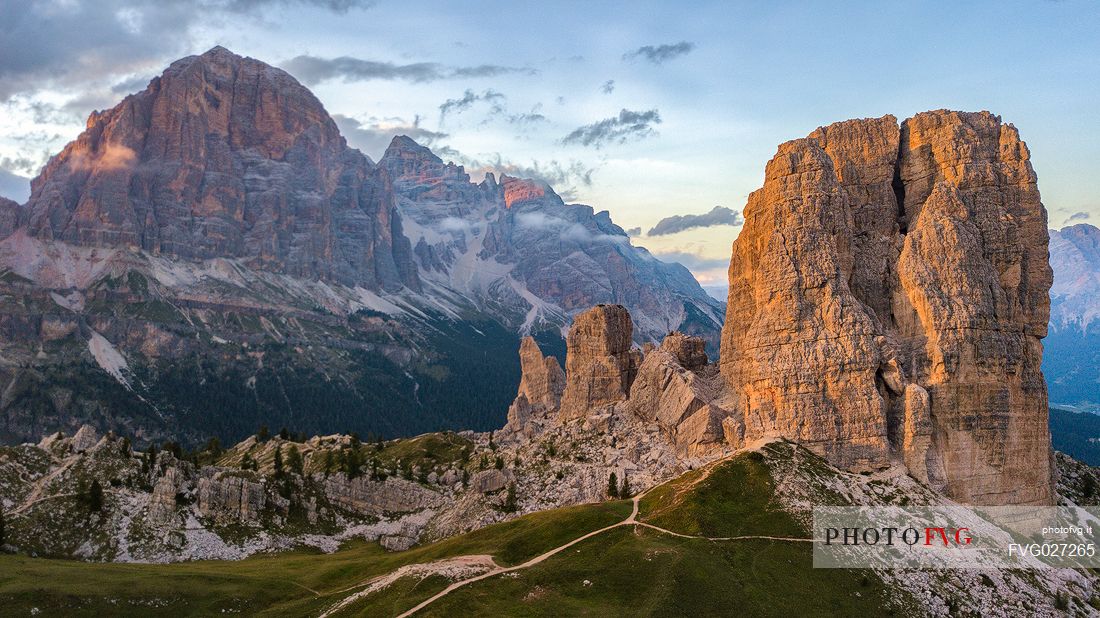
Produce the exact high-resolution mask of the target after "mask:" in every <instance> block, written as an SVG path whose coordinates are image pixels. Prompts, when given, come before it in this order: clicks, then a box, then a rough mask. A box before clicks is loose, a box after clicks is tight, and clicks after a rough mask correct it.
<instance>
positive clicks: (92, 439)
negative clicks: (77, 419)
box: [72, 425, 99, 453]
mask: <svg viewBox="0 0 1100 618" xmlns="http://www.w3.org/2000/svg"><path fill="white" fill-rule="evenodd" d="M97 442H99V434H97V433H96V431H95V428H94V427H92V426H91V425H81V426H80V429H78V430H77V432H76V434H74V435H73V442H72V449H73V452H74V453H83V452H85V451H90V450H91V449H92V447H94V446H95V445H96V443H97Z"/></svg>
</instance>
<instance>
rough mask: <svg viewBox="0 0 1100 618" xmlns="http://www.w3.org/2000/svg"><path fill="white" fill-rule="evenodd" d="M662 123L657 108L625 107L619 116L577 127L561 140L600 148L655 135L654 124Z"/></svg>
mask: <svg viewBox="0 0 1100 618" xmlns="http://www.w3.org/2000/svg"><path fill="white" fill-rule="evenodd" d="M660 123H661V114H660V113H659V112H658V111H657V110H655V109H651V110H647V111H644V112H636V111H632V110H629V109H623V110H622V111H620V112H619V115H618V116H612V117H611V118H605V119H603V120H600V121H599V122H594V123H592V124H586V125H584V126H582V127H577V128H576V129H574V130H573V131H572V132H571V133H570V134H569V135H566V136H565V137H563V138H562V140H561V142H562V143H563V144H579V145H581V146H591V147H593V148H596V149H599V148H602V147H604V146H606V145H608V144H623V143H626V142H628V141H630V140H633V139H642V138H645V137H649V136H650V135H654V134H655V133H656V131H655V130H654V129H653V126H654V125H657V124H660Z"/></svg>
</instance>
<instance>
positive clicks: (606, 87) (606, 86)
mask: <svg viewBox="0 0 1100 618" xmlns="http://www.w3.org/2000/svg"><path fill="white" fill-rule="evenodd" d="M600 92H602V93H604V94H611V93H612V92H615V80H613V79H609V80H607V81H606V82H604V83H603V85H602V86H600Z"/></svg>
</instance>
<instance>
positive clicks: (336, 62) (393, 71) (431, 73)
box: [282, 55, 537, 85]
mask: <svg viewBox="0 0 1100 618" xmlns="http://www.w3.org/2000/svg"><path fill="white" fill-rule="evenodd" d="M282 68H283V69H286V71H287V72H289V73H290V74H291V75H293V76H294V77H296V78H298V79H299V80H301V82H302V83H304V84H307V85H314V84H318V83H320V82H323V81H328V80H333V79H339V80H343V81H345V82H357V81H369V80H384V81H407V82H413V83H426V82H434V81H440V80H445V79H473V78H481V77H496V76H499V75H508V74H521V75H535V74H536V73H537V71H535V70H534V69H529V68H522V67H507V66H500V65H495V64H481V65H477V66H469V67H452V66H446V65H443V64H439V63H437V62H414V63H411V64H396V63H393V62H380V61H377V60H364V59H362V58H353V57H351V56H339V57H337V58H320V57H318V56H309V55H303V56H295V57H294V58H291V59H290V60H288V61H286V62H284V63H283V65H282Z"/></svg>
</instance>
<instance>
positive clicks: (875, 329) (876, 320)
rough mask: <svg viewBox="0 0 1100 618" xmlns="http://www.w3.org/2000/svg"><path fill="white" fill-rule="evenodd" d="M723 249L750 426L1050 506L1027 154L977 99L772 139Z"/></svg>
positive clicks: (868, 463)
mask: <svg viewBox="0 0 1100 618" xmlns="http://www.w3.org/2000/svg"><path fill="white" fill-rule="evenodd" d="M745 218H746V223H745V227H744V229H743V230H742V232H741V235H740V236H739V237H738V239H737V241H736V242H735V243H734V245H733V257H732V259H731V262H730V271H729V278H730V291H729V299H728V304H727V314H726V324H725V327H724V329H723V336H722V356H721V369H722V374H723V376H724V377H725V378H726V381H727V383H728V384H729V386H730V387H731V389H732V391H733V397H734V399H735V401H736V402H737V403H736V408H737V411H738V413H739V414H742V415H743V421H744V425H745V434H746V439H754V438H756V437H764V436H770V435H771V436H782V437H786V438H789V439H792V440H795V441H797V442H800V443H802V444H804V445H806V446H808V447H810V448H811V449H813V450H815V451H816V452H818V453H820V454H822V455H824V456H825V457H826V458H828V459H829V460H830V461H831V462H833V463H834V464H837V465H840V466H842V467H846V468H848V469H853V470H868V469H876V468H882V467H886V466H888V465H889V464H890V463H891V462H893V461H904V462H905V463H907V465H908V466H909V468H910V471H911V473H912V474H913V475H914V476H915V477H916V478H918V479H922V480H926V481H927V482H928V483H929V484H930V485H932V486H933V487H934V488H936V489H938V490H941V491H944V492H945V493H946V494H947V495H949V496H951V497H952V498H955V499H958V500H960V501H963V502H970V503H980V504H1009V503H1011V504H1045V503H1050V502H1051V501H1052V496H1053V494H1052V489H1051V469H1050V463H1049V462H1050V457H1049V451H1050V435H1049V431H1048V429H1047V397H1046V387H1045V385H1044V382H1043V379H1042V374H1041V372H1040V369H1039V364H1040V361H1041V358H1042V344H1041V342H1040V339H1041V338H1042V337H1043V336H1045V334H1046V324H1047V319H1048V314H1049V298H1048V296H1047V293H1048V290H1049V288H1050V285H1051V270H1050V267H1049V265H1048V263H1047V242H1048V237H1047V231H1046V211H1045V209H1044V208H1043V205H1042V202H1041V201H1040V198H1039V192H1038V189H1037V187H1036V177H1035V173H1034V171H1033V170H1032V168H1031V164H1030V162H1029V153H1028V150H1027V147H1026V146H1025V145H1024V143H1023V142H1021V141H1020V139H1019V134H1018V132H1017V131H1016V129H1015V127H1013V126H1012V125H1008V124H1004V123H1002V122H1001V120H1000V118H999V117H997V116H994V115H992V114H989V113H987V112H981V113H962V112H950V111H934V112H926V113H922V114H919V115H917V116H915V117H914V118H911V119H909V120H906V121H905V122H903V123H902V124H901V125H900V126H899V125H898V124H897V122H896V120H895V119H894V118H893V117H892V116H886V117H883V118H878V119H866V120H852V121H847V122H841V123H837V124H834V125H830V126H828V127H824V128H821V129H818V130H817V131H815V132H814V133H812V134H810V135H809V136H808V137H807V138H804V139H800V140H794V141H791V142H787V143H785V144H782V145H781V146H780V147H779V151H778V153H777V154H776V156H775V157H774V158H773V159H772V160H771V161H770V162H769V163H768V166H767V170H766V176H765V181H764V186H763V187H762V188H761V189H759V190H757V191H755V192H753V193H752V195H750V196H749V201H748V205H747V207H746V209H745Z"/></svg>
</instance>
